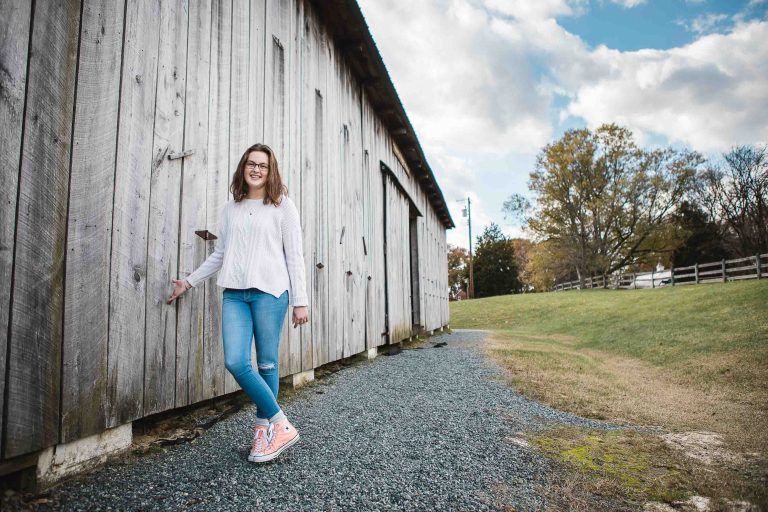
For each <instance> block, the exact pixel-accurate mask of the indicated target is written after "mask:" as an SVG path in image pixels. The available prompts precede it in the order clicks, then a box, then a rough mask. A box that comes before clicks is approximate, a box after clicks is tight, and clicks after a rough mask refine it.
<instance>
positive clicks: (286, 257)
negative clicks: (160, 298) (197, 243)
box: [168, 144, 309, 462]
mask: <svg viewBox="0 0 768 512" xmlns="http://www.w3.org/2000/svg"><path fill="white" fill-rule="evenodd" d="M230 191H231V192H232V196H233V199H234V200H233V201H228V202H227V204H226V205H225V206H224V213H223V216H222V219H221V224H220V227H219V238H218V240H217V242H216V249H215V250H214V252H213V254H211V255H210V256H209V257H208V258H207V259H206V260H205V261H204V262H203V264H202V265H200V266H199V267H198V268H197V270H195V271H194V272H192V273H191V274H190V275H189V276H187V278H186V279H179V280H176V279H174V280H172V281H173V285H174V289H173V294H172V295H171V297H170V298H169V299H168V304H171V303H173V301H174V300H176V299H177V298H178V297H180V296H181V295H183V294H184V293H185V292H186V291H187V290H188V289H190V288H192V287H194V286H197V285H199V284H200V283H202V282H203V281H204V280H206V279H207V278H209V277H210V276H211V275H213V274H214V273H215V272H217V271H218V270H219V269H221V272H220V274H219V278H218V280H217V284H218V285H219V286H221V287H223V288H224V295H223V302H222V307H221V329H222V335H223V338H224V360H225V365H226V367H227V370H228V371H229V372H230V373H231V374H232V376H233V377H234V378H235V380H237V383H238V384H240V387H242V388H243V390H244V391H245V393H246V394H247V395H248V397H249V398H250V399H251V400H253V402H254V403H255V404H256V425H255V427H254V432H253V441H252V443H251V452H250V454H249V455H248V460H249V461H251V462H266V461H269V460H272V459H274V458H275V457H277V456H278V455H280V453H282V452H283V451H284V450H285V449H286V448H288V447H290V446H291V445H293V444H294V443H295V442H296V441H298V439H299V433H298V432H297V431H296V429H295V428H294V426H293V425H291V423H290V422H289V421H288V418H286V416H285V413H283V411H282V410H281V409H280V406H279V405H278V404H277V392H278V384H279V371H278V348H279V346H280V332H281V330H282V326H283V320H284V319H285V313H286V310H287V309H288V305H289V303H290V305H291V306H293V326H294V327H297V326H299V325H302V324H305V323H307V321H308V320H309V313H308V310H307V304H308V300H307V292H306V284H305V279H304V256H303V254H302V248H301V225H300V223H299V213H298V211H297V210H296V206H295V205H294V203H293V201H292V200H291V199H290V198H289V197H288V196H287V195H286V194H287V190H286V188H285V186H284V185H283V182H282V180H281V178H280V172H279V170H278V166H277V159H276V158H275V154H274V152H273V151H272V149H270V148H269V146H266V145H264V144H255V145H253V146H251V147H250V148H248V149H247V150H246V152H245V153H244V154H243V156H242V158H241V159H240V163H239V164H238V165H237V170H236V171H235V174H234V176H233V177H232V184H231V185H230ZM253 337H255V338H256V358H257V366H258V372H255V371H254V369H253V367H252V366H251V340H252V339H253Z"/></svg>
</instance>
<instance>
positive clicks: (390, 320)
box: [382, 168, 413, 343]
mask: <svg viewBox="0 0 768 512" xmlns="http://www.w3.org/2000/svg"><path fill="white" fill-rule="evenodd" d="M382 170H385V172H383V173H382V179H383V180H384V183H383V184H384V212H383V218H384V262H385V263H384V264H385V274H386V287H385V290H386V291H385V294H386V298H387V301H386V318H387V331H388V333H389V342H390V343H397V342H399V341H402V340H404V339H406V338H408V337H410V336H411V329H412V319H413V316H412V315H413V313H412V310H413V308H412V305H411V254H410V252H411V251H410V228H409V225H410V209H411V205H410V201H409V200H408V197H406V196H405V195H404V194H403V193H402V192H401V191H400V188H399V187H398V186H397V185H396V184H395V182H394V181H393V180H392V179H391V178H390V176H389V171H388V169H386V168H383V169H382Z"/></svg>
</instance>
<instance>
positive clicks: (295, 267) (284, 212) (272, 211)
mask: <svg viewBox="0 0 768 512" xmlns="http://www.w3.org/2000/svg"><path fill="white" fill-rule="evenodd" d="M219 233H220V234H219V235H218V237H219V238H218V239H217V240H216V248H215V249H214V251H213V253H212V254H211V255H210V256H208V258H207V259H206V260H205V261H204V262H203V263H202V265H200V266H199V267H198V268H197V270H195V271H194V272H192V273H191V274H190V275H189V276H187V281H189V284H191V285H192V286H197V285H198V284H199V283H201V282H203V281H205V280H206V279H207V278H209V277H210V276H212V275H213V274H214V273H215V272H216V271H218V270H219V269H221V272H220V273H219V278H218V280H217V281H216V284H218V285H219V286H222V287H224V288H237V289H247V288H258V289H259V290H261V291H264V292H267V293H269V294H271V295H274V296H275V297H279V296H280V295H282V293H283V292H284V291H286V290H288V296H289V299H290V305H291V306H306V305H308V304H309V300H308V297H307V288H306V284H305V280H304V255H303V253H302V248H301V223H300V220H299V212H298V210H296V205H295V204H294V203H293V201H292V200H291V199H290V198H289V197H288V196H283V198H282V202H281V203H280V205H279V206H275V205H273V204H264V201H263V200H262V199H243V200H242V201H240V202H239V203H236V202H235V201H233V200H230V201H228V202H227V203H226V204H225V205H224V211H223V215H222V217H221V223H220V225H219Z"/></svg>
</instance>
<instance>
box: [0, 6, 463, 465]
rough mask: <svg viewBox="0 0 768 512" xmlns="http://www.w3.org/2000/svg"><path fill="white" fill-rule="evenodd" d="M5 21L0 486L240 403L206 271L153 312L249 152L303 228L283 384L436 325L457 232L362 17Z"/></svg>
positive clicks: (66, 11)
mask: <svg viewBox="0 0 768 512" xmlns="http://www.w3.org/2000/svg"><path fill="white" fill-rule="evenodd" d="M0 8H1V14H2V16H1V17H0V149H1V151H0V158H1V159H2V187H0V332H2V333H3V334H2V343H1V344H0V377H1V378H0V410H1V411H2V426H1V430H0V434H1V435H0V443H1V446H0V450H1V451H0V453H1V454H2V456H1V458H0V468H4V469H3V471H4V472H6V473H7V472H8V471H10V470H12V469H13V468H18V467H21V466H23V465H25V464H26V465H29V464H33V463H34V461H35V460H36V459H35V458H36V457H38V456H39V455H40V454H41V453H42V452H43V451H44V450H46V449H49V450H50V448H51V447H53V446H57V445H58V446H63V445H65V444H66V443H71V442H73V441H77V440H82V439H84V438H87V437H88V436H93V435H94V434H99V433H102V432H104V431H107V430H108V429H112V428H114V427H118V426H124V425H130V423H131V422H132V421H134V420H136V419H138V418H143V417H146V416H148V415H152V414H154V413H158V412H162V411H167V410H170V409H174V408H178V407H183V406H187V405H190V404H194V403H197V402H200V401H203V400H206V399H210V398H212V397H218V396H222V395H224V394H227V393H231V392H234V391H237V389H238V387H237V384H236V383H235V381H234V379H232V378H231V377H230V376H229V375H228V373H226V371H225V368H224V364H223V349H222V343H221V339H220V337H221V326H220V308H221V292H222V290H221V289H220V288H218V287H217V286H216V285H215V277H214V278H211V279H210V280H208V281H207V282H206V284H205V286H201V287H199V289H197V288H196V289H194V290H192V291H191V292H189V293H188V294H186V295H185V296H184V297H182V299H181V300H179V301H178V302H177V303H176V304H174V305H173V306H168V305H166V304H165V299H166V298H167V297H168V296H169V295H170V293H171V284H170V283H171V279H172V278H175V277H176V276H185V275H187V274H189V273H191V272H192V271H193V270H194V269H195V268H196V267H197V266H198V265H199V264H200V263H201V262H202V261H203V260H204V259H205V257H206V256H207V255H208V254H209V253H210V252H211V251H212V250H213V247H214V244H215V242H214V241H212V240H206V238H210V237H209V236H208V235H207V234H205V233H204V231H206V230H207V231H209V232H210V233H213V234H214V235H216V230H217V228H218V225H219V216H220V214H221V211H222V207H223V205H224V203H225V202H226V201H227V200H228V199H229V198H230V197H231V196H230V195H229V193H228V186H229V182H230V177H231V175H232V172H233V169H234V167H235V165H236V163H237V160H238V158H239V157H240V155H241V154H242V152H243V151H244V149H245V148H246V147H248V146H249V145H250V144H252V143H254V142H258V141H263V142H266V143H267V144H269V145H271V146H272V147H273V148H274V149H275V150H276V152H277V155H278V158H279V159H280V163H281V168H282V173H283V176H284V179H285V181H286V184H287V186H288V189H289V193H290V195H291V196H292V197H293V198H294V200H295V202H296V204H297V206H298V207H299V210H300V213H301V217H302V224H303V228H304V252H305V259H306V264H307V269H306V275H307V286H308V289H310V290H311V299H310V315H311V322H310V324H308V325H306V326H304V327H302V328H300V329H292V328H291V329H289V328H288V325H287V324H288V322H286V328H285V331H284V337H283V340H282V344H281V375H282V376H290V375H296V374H300V373H302V372H307V371H311V370H313V369H314V368H317V367H319V366H321V365H323V364H326V363H328V362H331V361H335V360H339V359H341V358H345V357H348V356H351V355H354V354H358V353H361V352H366V351H371V349H374V348H375V347H378V346H381V345H384V344H388V343H397V342H399V341H401V340H404V339H406V338H408V337H410V336H412V335H413V334H415V333H417V332H419V331H420V330H427V331H430V330H435V329H439V328H441V327H443V326H445V325H447V323H448V285H447V257H446V229H448V228H450V227H452V226H453V222H452V220H451V217H450V215H449V212H448V208H447V206H446V203H445V200H444V198H443V196H442V193H441V192H440V189H439V187H438V184H437V182H436V180H435V177H434V175H433V173H432V171H431V170H430V167H429V165H428V163H427V161H426V159H425V156H424V154H423V151H422V149H421V147H420V145H419V142H418V140H417V138H416V136H415V134H414V130H413V128H412V126H411V124H410V122H409V121H408V118H407V116H406V114H405V111H404V109H403V107H402V105H401V103H400V100H399V99H398V96H397V93H396V91H395V89H394V87H393V85H392V82H391V80H390V78H389V76H388V74H387V71H386V68H385V67H384V64H383V62H382V59H381V56H380V55H379V53H378V50H377V49H376V46H375V44H374V42H373V39H372V37H371V35H370V33H369V30H368V27H367V25H366V23H365V21H364V19H363V16H362V14H361V12H360V9H359V7H358V6H357V4H356V2H355V1H354V0H251V1H249V0H176V1H162V2H161V1H158V0H82V1H80V0H57V1H53V0H52V1H39V0H38V1H37V2H30V1H28V0H0ZM404 58H407V57H406V56H404ZM371 385H376V384H375V383H371ZM30 461H31V462H30ZM3 471H0V474H2V472H3Z"/></svg>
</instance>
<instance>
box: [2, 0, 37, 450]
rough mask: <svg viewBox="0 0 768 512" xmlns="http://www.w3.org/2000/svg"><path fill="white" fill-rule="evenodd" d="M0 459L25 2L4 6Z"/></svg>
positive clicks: (27, 14)
mask: <svg viewBox="0 0 768 512" xmlns="http://www.w3.org/2000/svg"><path fill="white" fill-rule="evenodd" d="M0 12H2V13H3V16H2V17H0V65H2V68H3V70H4V72H3V73H2V74H1V75H0V88H1V89H2V90H3V94H0V126H2V128H0V148H2V150H0V173H1V174H0V177H2V180H3V187H0V339H2V340H3V341H0V457H2V453H3V440H4V437H5V436H4V435H3V423H2V417H3V413H4V411H5V376H6V374H5V372H6V370H7V368H8V367H7V360H6V355H7V350H8V338H6V336H7V335H8V320H9V315H10V306H11V280H12V277H13V276H12V269H13V249H14V243H13V242H14V239H15V234H16V201H17V199H18V186H19V171H20V167H19V163H20V161H21V137H22V128H23V122H24V96H25V91H26V86H27V54H28V49H29V30H30V22H31V16H32V12H31V4H30V3H29V2H27V1H26V0H0Z"/></svg>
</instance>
